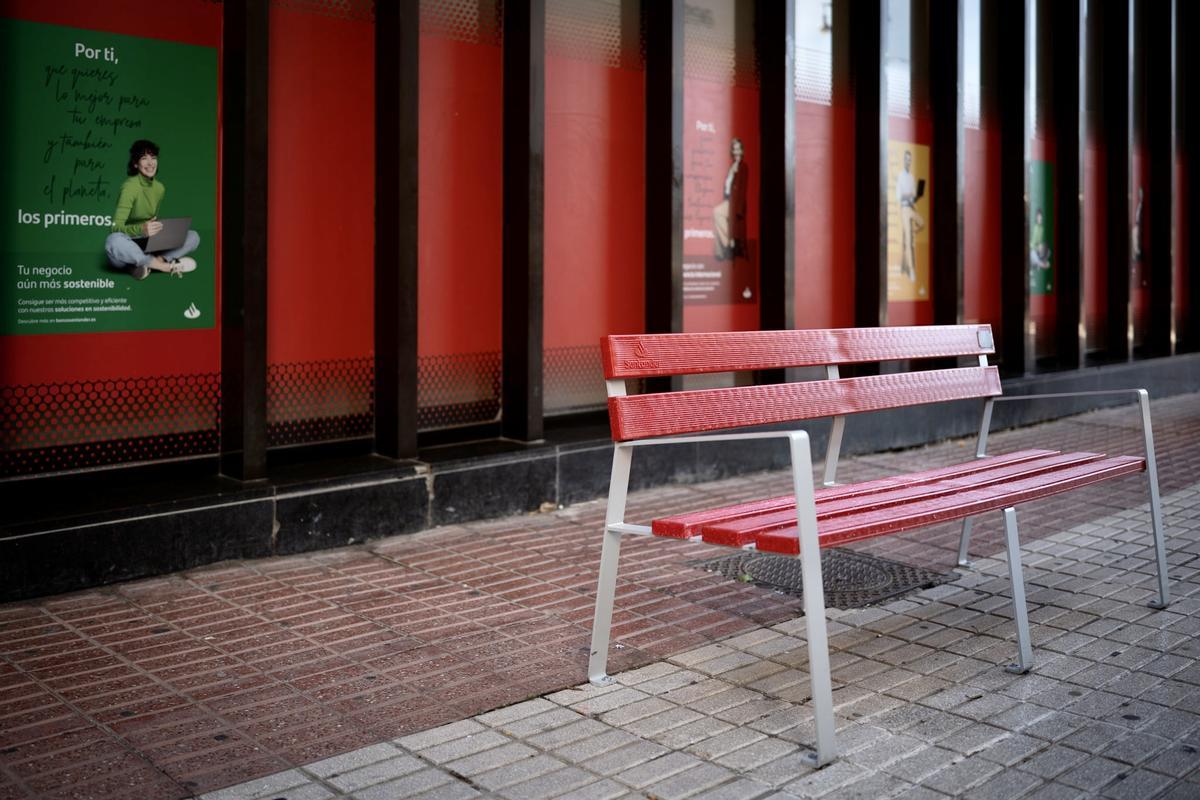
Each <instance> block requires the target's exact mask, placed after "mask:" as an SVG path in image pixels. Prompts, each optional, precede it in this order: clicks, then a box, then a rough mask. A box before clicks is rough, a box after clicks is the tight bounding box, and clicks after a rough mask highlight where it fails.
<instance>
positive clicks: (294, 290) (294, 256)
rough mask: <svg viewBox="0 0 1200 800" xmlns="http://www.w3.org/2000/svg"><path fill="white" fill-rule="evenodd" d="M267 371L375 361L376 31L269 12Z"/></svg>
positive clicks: (314, 16)
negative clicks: (302, 365) (321, 362)
mask: <svg viewBox="0 0 1200 800" xmlns="http://www.w3.org/2000/svg"><path fill="white" fill-rule="evenodd" d="M270 36H271V42H270V73H269V75H270V84H269V87H268V97H269V100H268V102H269V119H270V129H269V154H268V159H269V161H268V170H269V172H268V197H269V202H270V206H269V209H268V221H267V266H268V270H267V291H268V303H267V360H268V362H269V363H271V364H278V363H294V362H303V361H317V360H323V359H344V358H351V357H363V356H368V355H370V354H372V353H373V351H374V329H373V324H374V323H373V320H374V313H373V302H374V301H373V299H372V297H373V287H374V263H373V259H374V236H375V233H374V225H375V155H374V147H375V129H374V125H375V116H374V104H375V83H374V74H375V73H374V69H375V65H374V54H375V48H374V37H375V29H374V26H373V25H372V24H370V23H369V22H365V21H353V20H345V19H338V18H335V17H329V16H325V15H321V14H314V13H307V12H297V11H294V10H290V9H287V8H279V7H273V8H272V9H271V33H270Z"/></svg>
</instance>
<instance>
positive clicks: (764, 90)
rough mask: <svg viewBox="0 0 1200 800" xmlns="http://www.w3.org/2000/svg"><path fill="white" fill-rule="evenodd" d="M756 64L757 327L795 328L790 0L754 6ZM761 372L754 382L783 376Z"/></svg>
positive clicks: (793, 9) (792, 26) (793, 54)
mask: <svg viewBox="0 0 1200 800" xmlns="http://www.w3.org/2000/svg"><path fill="white" fill-rule="evenodd" d="M755 13H756V19H755V22H756V25H755V38H756V41H755V47H756V49H757V50H758V59H759V65H760V76H761V78H760V83H759V86H760V95H759V105H758V108H759V136H760V139H761V147H760V150H761V152H762V156H761V158H762V181H761V182H760V184H759V195H760V196H759V208H760V209H761V213H760V215H759V241H760V245H759V265H760V267H759V293H758V302H759V305H758V309H759V327H760V328H761V329H762V330H788V329H791V328H794V327H795V326H796V290H795V287H796V273H795V262H796V239H795V224H796V222H795V219H796V208H795V202H796V194H795V192H796V91H795V88H794V84H795V61H796V0H778V2H767V1H766V0H759V2H758V3H756V4H755ZM783 377H784V373H783V371H782V370H767V371H764V372H762V373H761V374H760V375H758V381H759V382H762V383H773V382H777V381H780V380H783Z"/></svg>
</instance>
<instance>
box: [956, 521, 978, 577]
mask: <svg viewBox="0 0 1200 800" xmlns="http://www.w3.org/2000/svg"><path fill="white" fill-rule="evenodd" d="M973 521H974V520H973V518H971V517H967V518H966V519H964V520H963V526H962V535H961V536H959V538H958V565H959V566H960V567H965V568H966V569H973V568H974V566H975V563H974V562H973V561H971V554H970V553H969V552H968V551H969V550H970V548H971V523H972V522H973Z"/></svg>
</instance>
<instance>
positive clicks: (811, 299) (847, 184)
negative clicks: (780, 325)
mask: <svg viewBox="0 0 1200 800" xmlns="http://www.w3.org/2000/svg"><path fill="white" fill-rule="evenodd" d="M853 124H854V110H853V109H852V108H850V107H847V106H844V105H840V104H835V105H829V106H826V105H821V104H818V103H807V102H798V103H796V201H795V202H796V218H795V238H796V289H795V292H796V327H797V328H841V327H852V326H853V325H854V222H853V220H854V173H853V164H854V152H853V142H854V136H853Z"/></svg>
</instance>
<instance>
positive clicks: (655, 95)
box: [641, 0, 683, 391]
mask: <svg viewBox="0 0 1200 800" xmlns="http://www.w3.org/2000/svg"><path fill="white" fill-rule="evenodd" d="M641 6H642V20H643V30H644V31H645V37H646V96H645V104H646V106H645V107H646V111H645V116H646V163H645V185H646V200H645V203H646V208H645V220H646V233H645V235H646V243H645V248H646V249H645V259H646V260H645V265H644V273H645V278H644V280H645V325H646V333H679V332H681V331H683V0H642V3H641ZM680 386H682V381H681V380H680V379H679V378H678V377H674V378H654V379H648V380H647V381H646V382H645V388H646V390H647V391H666V390H669V389H678V388H679V387H680Z"/></svg>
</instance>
